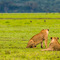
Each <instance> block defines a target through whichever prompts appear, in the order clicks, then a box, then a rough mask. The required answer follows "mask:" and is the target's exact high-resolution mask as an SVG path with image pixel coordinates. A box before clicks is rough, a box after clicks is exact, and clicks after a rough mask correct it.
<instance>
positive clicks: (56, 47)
mask: <svg viewBox="0 0 60 60" xmlns="http://www.w3.org/2000/svg"><path fill="white" fill-rule="evenodd" d="M58 39H59V38H58V37H51V42H50V44H49V48H47V49H42V51H60V43H59V42H58Z"/></svg>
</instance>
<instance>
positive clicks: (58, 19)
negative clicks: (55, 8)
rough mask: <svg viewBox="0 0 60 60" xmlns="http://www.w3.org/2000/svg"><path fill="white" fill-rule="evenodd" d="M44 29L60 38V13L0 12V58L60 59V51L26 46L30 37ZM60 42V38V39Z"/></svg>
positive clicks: (38, 46)
mask: <svg viewBox="0 0 60 60" xmlns="http://www.w3.org/2000/svg"><path fill="white" fill-rule="evenodd" d="M42 29H49V35H48V44H47V45H48V47H49V43H50V41H51V39H50V37H59V38H60V13H10V14H9V13H0V60H60V51H41V50H42V49H45V44H44V42H43V48H41V44H39V45H37V48H26V46H27V43H28V41H29V39H30V38H31V37H32V36H34V35H36V34H37V33H39V32H40V31H41V30H42ZM59 42H60V39H59Z"/></svg>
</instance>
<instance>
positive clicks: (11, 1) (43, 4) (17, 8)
mask: <svg viewBox="0 0 60 60" xmlns="http://www.w3.org/2000/svg"><path fill="white" fill-rule="evenodd" d="M39 12H40V13H47V12H49V13H51V12H58V13H59V12H60V0H0V13H39Z"/></svg>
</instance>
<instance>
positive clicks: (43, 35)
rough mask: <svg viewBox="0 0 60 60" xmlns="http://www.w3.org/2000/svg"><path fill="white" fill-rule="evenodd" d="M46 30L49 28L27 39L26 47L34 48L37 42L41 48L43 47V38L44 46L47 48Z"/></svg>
mask: <svg viewBox="0 0 60 60" xmlns="http://www.w3.org/2000/svg"><path fill="white" fill-rule="evenodd" d="M48 32H49V29H43V30H42V31H41V32H40V33H38V34H36V35H35V36H33V37H32V38H31V39H30V40H29V42H28V44H27V48H36V45H38V44H39V43H41V48H43V41H44V40H45V46H46V48H47V40H48Z"/></svg>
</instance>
